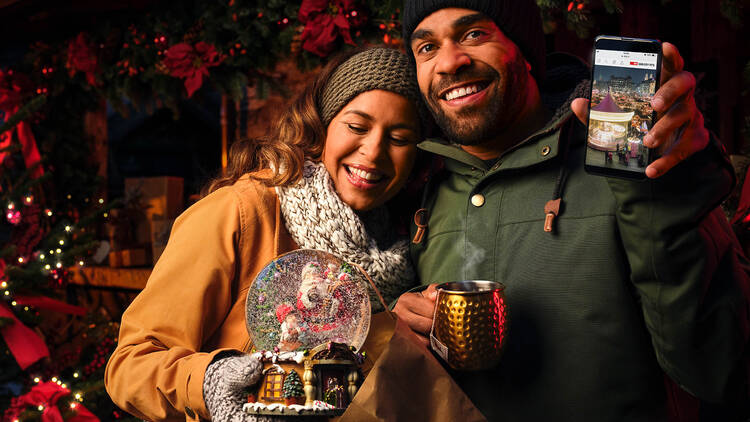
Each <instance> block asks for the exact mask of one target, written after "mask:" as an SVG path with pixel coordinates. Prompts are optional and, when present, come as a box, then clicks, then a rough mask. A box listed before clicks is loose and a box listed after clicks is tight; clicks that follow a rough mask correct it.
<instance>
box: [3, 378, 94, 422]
mask: <svg viewBox="0 0 750 422" xmlns="http://www.w3.org/2000/svg"><path fill="white" fill-rule="evenodd" d="M68 395H70V390H68V389H67V388H62V386H60V385H57V384H56V383H54V382H42V383H39V384H37V385H35V386H34V387H33V388H32V389H31V391H29V392H28V393H26V394H24V395H22V396H20V397H17V398H15V399H13V401H12V404H11V408H12V411H11V413H14V414H15V415H14V416H18V414H20V413H21V412H23V410H24V409H25V408H27V407H37V408H38V407H39V406H44V410H42V422H63V417H62V414H61V413H60V409H58V407H57V402H58V401H59V400H60V399H61V398H63V397H66V396H68ZM71 409H72V410H73V411H74V412H75V415H74V416H72V417H70V418H68V419H67V422H98V421H99V418H97V417H96V416H95V415H94V414H93V413H91V412H90V411H89V410H88V409H86V408H85V407H84V406H83V405H82V404H80V403H76V402H73V406H71Z"/></svg>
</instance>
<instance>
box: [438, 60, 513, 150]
mask: <svg viewBox="0 0 750 422" xmlns="http://www.w3.org/2000/svg"><path fill="white" fill-rule="evenodd" d="M509 66H510V67H509V68H508V69H506V72H505V74H504V75H500V73H499V72H497V71H496V70H495V69H493V68H492V67H490V66H486V65H485V66H482V68H481V69H478V68H477V65H476V64H474V65H473V66H472V67H471V68H470V69H466V70H464V71H462V72H460V73H459V74H456V75H451V76H447V77H444V78H443V79H441V80H440V81H439V82H438V83H437V84H436V85H435V86H434V87H433V88H432V90H431V91H430V96H429V98H427V99H426V101H425V102H426V103H427V107H428V108H429V109H430V112H431V113H432V116H433V117H434V119H435V123H437V125H438V126H439V127H440V129H441V130H442V132H443V135H444V136H445V137H446V138H447V139H448V140H449V141H451V142H453V143H456V144H459V145H466V146H471V145H478V144H482V143H485V142H487V141H488V140H490V139H492V138H495V137H496V136H497V135H498V134H499V133H500V132H501V131H502V130H504V129H505V127H506V126H507V124H508V122H509V120H512V117H514V116H512V115H511V114H514V113H516V112H517V107H514V106H515V105H514V104H513V103H514V102H518V101H522V100H523V98H521V95H520V93H521V92H525V88H526V80H525V78H523V75H524V73H523V72H524V71H525V70H526V69H525V68H520V67H519V66H523V64H522V62H521V63H511V64H510V65H509ZM507 78H512V80H506V79H507ZM469 80H482V81H490V82H495V85H494V88H493V87H492V86H487V87H485V88H484V89H485V90H489V89H493V91H494V92H487V93H486V95H487V104H486V105H480V106H469V107H464V108H462V109H461V110H460V111H458V112H456V113H453V114H452V115H451V116H448V114H447V113H446V112H445V110H443V109H442V108H441V107H440V99H439V98H438V95H437V93H438V92H441V91H443V90H444V89H445V88H447V87H449V86H452V85H456V84H458V83H461V82H463V81H469ZM517 106H518V107H520V106H521V105H520V104H518V105H517Z"/></svg>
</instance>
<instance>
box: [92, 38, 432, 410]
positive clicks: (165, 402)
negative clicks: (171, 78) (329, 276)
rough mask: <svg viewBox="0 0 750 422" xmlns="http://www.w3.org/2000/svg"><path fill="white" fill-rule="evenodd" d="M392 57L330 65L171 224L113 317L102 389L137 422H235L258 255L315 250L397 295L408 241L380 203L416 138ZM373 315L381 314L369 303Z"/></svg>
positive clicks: (412, 105)
mask: <svg viewBox="0 0 750 422" xmlns="http://www.w3.org/2000/svg"><path fill="white" fill-rule="evenodd" d="M412 72H413V70H412V68H411V66H410V65H409V63H408V60H407V59H406V56H404V55H403V54H402V53H399V52H397V51H395V50H390V49H383V48H376V49H370V50H365V51H363V52H359V53H356V54H353V55H352V54H350V55H349V56H347V57H342V58H339V59H337V60H334V61H332V62H331V63H329V65H328V66H327V67H326V68H325V69H324V70H323V71H322V72H321V73H320V74H319V75H318V76H317V77H316V79H315V81H314V82H313V83H312V84H311V85H310V86H308V88H307V89H306V90H305V92H304V93H303V94H302V95H301V96H300V97H299V98H298V99H297V101H296V102H294V103H293V104H292V106H291V107H290V109H289V110H288V111H287V112H286V113H285V114H284V115H283V116H282V118H281V121H280V122H279V124H278V126H277V127H276V128H275V131H274V134H273V136H270V137H268V138H267V139H263V140H260V141H253V142H243V143H239V144H236V145H234V146H233V147H232V157H233V159H232V164H231V166H230V168H229V171H228V172H227V175H226V176H224V177H222V178H220V179H218V180H215V181H214V182H213V183H212V184H211V185H210V186H209V189H208V191H209V192H210V194H209V195H208V196H206V197H205V198H204V199H202V200H201V201H199V202H198V203H196V204H195V205H193V206H192V207H190V208H189V209H188V210H187V211H185V212H184V213H183V214H182V215H181V216H180V217H179V218H178V219H177V221H176V222H175V225H174V228H173V230H172V234H171V237H170V240H169V244H168V245H167V248H166V250H165V251H164V253H163V255H162V257H161V258H160V260H159V262H158V263H157V264H156V266H155V267H154V270H153V273H152V275H151V277H150V278H149V281H148V283H147V285H146V287H145V289H144V290H143V291H142V292H141V293H140V294H139V295H138V297H136V299H135V300H134V301H133V303H132V304H131V305H130V307H129V308H128V309H127V310H126V311H125V313H124V314H123V318H122V324H121V327H120V339H119V344H118V346H117V349H116V350H115V352H114V353H113V355H112V357H111V358H110V360H109V363H108V365H107V370H106V373H105V384H106V387H107V391H108V392H109V394H110V395H111V396H112V399H113V400H114V401H115V403H117V404H118V405H119V406H120V407H122V408H123V409H125V410H127V411H129V412H130V413H133V414H134V415H137V416H139V417H142V418H145V419H149V420H164V419H180V418H182V417H187V419H197V418H198V417H201V418H204V419H208V418H211V419H213V420H215V421H217V420H248V418H246V417H244V416H245V415H242V414H241V406H242V401H243V398H242V389H243V388H244V387H247V386H250V385H252V384H254V383H256V382H257V381H258V380H259V377H260V367H261V365H260V363H259V362H258V361H256V360H253V359H252V358H251V357H250V356H249V355H246V354H245V355H243V354H242V352H244V351H249V349H250V348H251V346H252V345H251V343H250V339H249V336H248V334H247V331H246V328H245V319H244V317H245V315H244V309H245V306H244V299H245V296H246V294H247V290H248V288H249V287H250V283H251V282H252V280H253V277H254V276H255V275H256V274H257V273H258V272H259V270H260V269H261V268H262V267H263V266H264V265H265V264H266V263H268V262H269V261H270V260H271V259H273V258H274V257H276V256H277V255H279V254H282V253H285V252H288V251H291V250H294V249H297V248H300V247H301V248H315V249H323V250H326V251H329V252H332V253H334V254H336V255H339V256H342V257H344V258H345V259H347V260H348V261H351V262H354V263H357V264H359V265H361V266H362V267H363V268H364V269H365V270H366V271H367V272H368V274H369V275H370V276H371V277H372V278H373V280H374V281H375V283H376V284H377V285H378V288H379V289H380V291H381V293H382V294H383V295H384V296H385V298H386V300H392V299H395V298H396V297H397V296H398V294H399V293H401V292H403V291H404V290H406V289H407V288H408V287H410V285H411V283H412V280H413V273H412V270H411V268H410V267H409V265H408V258H407V251H408V247H407V243H406V242H405V241H394V236H393V234H392V233H390V231H391V230H390V225H389V224H388V222H387V221H386V220H385V217H386V213H385V212H384V211H383V207H382V205H383V204H385V203H386V201H388V200H389V199H391V198H392V197H393V196H394V195H395V194H396V193H397V192H398V191H399V190H400V189H401V187H402V186H403V185H404V183H405V182H406V180H407V177H408V175H409V173H410V171H411V169H412V165H413V162H414V157H415V154H416V147H415V144H416V142H417V141H418V140H419V138H420V126H419V123H418V122H419V119H418V103H419V91H418V87H417V85H416V83H415V81H416V78H415V76H414V75H413V74H412ZM371 302H372V304H373V308H374V310H378V309H382V306H380V305H379V303H378V302H376V301H372V300H371Z"/></svg>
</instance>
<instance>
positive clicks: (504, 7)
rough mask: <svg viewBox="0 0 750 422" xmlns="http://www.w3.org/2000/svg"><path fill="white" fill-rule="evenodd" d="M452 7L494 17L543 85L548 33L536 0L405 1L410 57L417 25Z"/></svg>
mask: <svg viewBox="0 0 750 422" xmlns="http://www.w3.org/2000/svg"><path fill="white" fill-rule="evenodd" d="M448 7H457V8H461V9H470V10H476V11H477V12H481V13H483V14H485V15H487V16H488V17H489V18H491V19H492V20H494V21H495V23H496V24H497V26H498V27H499V28H500V29H501V30H502V31H503V33H504V34H505V36H506V37H508V38H510V39H511V40H512V41H513V42H514V43H516V45H517V46H518V48H520V49H521V53H523V56H524V58H526V61H528V62H529V64H531V74H532V75H534V78H536V80H537V82H538V83H540V84H541V81H542V79H543V78H544V56H545V48H544V32H543V31H542V18H541V15H540V13H539V8H538V7H537V5H536V3H535V2H534V0H404V11H403V13H402V14H401V27H402V31H403V36H404V44H405V47H406V51H407V54H408V55H409V57H411V58H413V55H412V51H411V48H410V44H411V42H410V40H411V34H412V32H414V29H415V28H416V27H417V25H419V23H420V22H422V19H424V18H426V17H427V16H429V15H431V14H432V13H433V12H435V11H437V10H439V9H445V8H448Z"/></svg>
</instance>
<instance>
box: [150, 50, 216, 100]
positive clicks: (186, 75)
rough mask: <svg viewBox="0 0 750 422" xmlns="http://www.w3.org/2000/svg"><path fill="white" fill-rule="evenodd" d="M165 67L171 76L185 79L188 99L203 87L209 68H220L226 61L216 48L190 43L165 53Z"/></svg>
mask: <svg viewBox="0 0 750 422" xmlns="http://www.w3.org/2000/svg"><path fill="white" fill-rule="evenodd" d="M165 55H166V58H165V59H164V66H166V68H167V69H168V70H169V74H170V75H172V76H175V77H177V78H183V79H185V89H186V90H187V93H188V97H191V96H192V95H193V93H194V92H195V91H197V90H198V88H200V87H201V86H202V85H203V77H204V76H205V77H208V68H209V67H214V66H218V65H220V64H221V62H222V61H223V60H224V57H222V56H221V55H220V54H219V52H218V51H216V47H214V46H213V45H211V44H209V43H207V42H204V41H199V42H197V43H196V44H195V45H194V46H193V45H190V44H188V43H184V42H183V43H179V44H175V45H173V46H172V47H169V49H168V50H167V52H166V53H165Z"/></svg>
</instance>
